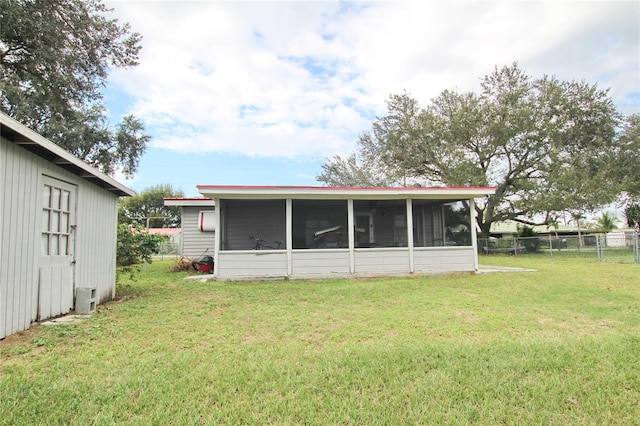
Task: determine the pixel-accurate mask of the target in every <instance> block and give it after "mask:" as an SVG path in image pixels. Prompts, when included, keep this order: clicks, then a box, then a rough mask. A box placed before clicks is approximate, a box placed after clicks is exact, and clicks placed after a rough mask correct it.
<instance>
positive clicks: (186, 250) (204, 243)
mask: <svg viewBox="0 0 640 426" xmlns="http://www.w3.org/2000/svg"><path fill="white" fill-rule="evenodd" d="M213 210H215V208H214V207H202V206H183V207H182V223H181V227H182V247H181V254H182V256H185V257H189V258H192V259H198V258H200V256H202V254H203V253H205V250H206V253H207V255H209V256H213V253H214V249H215V235H216V233H215V232H202V231H200V228H199V227H198V218H199V215H200V212H201V211H213Z"/></svg>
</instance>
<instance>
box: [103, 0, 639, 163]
mask: <svg viewBox="0 0 640 426" xmlns="http://www.w3.org/2000/svg"><path fill="white" fill-rule="evenodd" d="M109 5H110V6H112V7H114V8H115V10H116V15H117V16H118V17H119V18H120V19H121V20H122V21H125V22H129V23H130V24H131V26H132V28H133V29H134V30H135V31H138V32H140V33H141V34H142V35H143V37H144V39H143V43H142V44H143V50H142V52H141V57H140V62H141V63H140V65H139V66H138V67H136V68H134V69H131V70H118V71H116V72H114V73H113V74H112V76H111V82H112V84H114V85H117V86H118V87H119V88H121V89H122V90H124V91H125V92H127V93H128V94H129V95H130V96H131V98H132V99H133V102H134V103H133V105H131V109H132V111H133V112H134V113H135V114H136V115H137V116H139V117H140V118H142V119H143V121H144V122H145V123H146V125H147V130H148V131H149V132H151V133H152V135H153V146H156V147H164V148H167V149H172V150H176V151H183V152H185V151H189V150H193V149H195V148H197V149H198V150H200V151H223V152H238V153H244V154H246V155H256V156H274V157H286V158H292V157H297V156H310V157H313V156H316V157H328V156H331V155H333V154H343V153H346V152H348V151H349V150H350V149H351V148H352V147H353V145H354V142H355V140H356V138H357V136H358V134H360V133H361V132H363V131H366V130H369V128H370V123H371V120H372V119H373V118H374V115H376V114H378V115H380V114H383V113H384V111H385V107H386V104H385V101H386V100H387V99H388V97H389V95H390V94H392V93H400V92H402V91H403V90H406V91H407V92H408V93H410V94H411V95H412V96H414V97H416V98H417V99H418V100H419V101H420V102H421V103H422V104H423V105H426V104H427V103H428V101H429V100H430V99H431V98H433V97H435V96H436V95H437V94H439V93H440V92H441V91H442V90H444V89H449V88H458V89H460V90H473V89H476V88H477V87H478V83H479V80H480V78H481V77H482V76H484V75H485V74H487V73H489V72H491V71H492V70H493V68H494V67H495V66H498V67H501V66H503V65H509V64H511V63H512V62H514V61H518V62H519V63H520V66H521V67H522V68H523V69H524V70H525V71H526V72H528V73H529V74H532V75H536V76H541V75H542V74H551V75H556V76H557V77H558V78H561V79H567V80H573V79H575V80H583V79H584V80H586V81H588V82H590V83H595V82H598V84H599V86H600V87H611V88H612V89H611V95H612V97H613V98H614V101H615V102H616V103H618V105H619V106H620V108H621V109H623V112H625V113H631V112H639V109H640V108H639V106H638V105H637V102H638V96H639V95H638V93H639V92H640V88H639V85H640V82H639V81H638V80H639V78H638V75H639V74H638V73H639V59H638V52H639V38H640V37H639V30H638V21H637V16H638V13H639V11H640V6H638V4H637V3H634V2H577V1H576V2H568V1H561V2H542V1H541V2H498V1H495V2H475V1H462V2H444V1H442V2H440V1H437V2H428V1H422V2H410V1H388V2H374V3H360V2H352V3H351V2H326V1H325V2H218V1H216V2H206V1H203V2H177V1H176V2H129V1H127V2H111V3H109Z"/></svg>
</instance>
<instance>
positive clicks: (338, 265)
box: [184, 185, 495, 279]
mask: <svg viewBox="0 0 640 426" xmlns="http://www.w3.org/2000/svg"><path fill="white" fill-rule="evenodd" d="M198 190H199V191H200V193H201V194H202V195H204V196H205V197H208V198H211V199H212V200H214V201H215V205H216V210H215V215H214V217H215V225H214V227H215V229H216V233H215V237H216V238H215V244H214V247H213V248H214V258H215V266H214V274H213V275H214V277H215V278H218V279H245V278H265V277H292V278H303V277H327V276H332V277H347V276H368V275H394V274H395V275H402V274H412V273H417V274H419V273H433V272H463V271H469V272H472V271H476V270H477V268H478V257H477V250H476V246H477V240H476V231H475V229H476V225H475V217H474V215H471V226H470V229H469V228H465V229H466V234H465V232H464V230H463V229H461V225H460V221H459V216H458V220H455V218H454V219H451V217H452V212H455V211H456V209H457V208H458V207H459V206H460V205H461V204H462V203H463V202H464V203H467V204H468V205H470V207H471V208H470V211H471V212H475V209H474V199H475V198H481V197H485V196H487V195H490V194H493V193H494V192H495V188H493V187H472V188H468V187H452V188H422V187H417V188H416V187H411V188H408V187H399V188H336V187H286V186H285V187H282V186H275V187H270V186H212V185H200V186H198ZM467 219H468V213H467ZM184 240H185V241H186V235H185V238H184Z"/></svg>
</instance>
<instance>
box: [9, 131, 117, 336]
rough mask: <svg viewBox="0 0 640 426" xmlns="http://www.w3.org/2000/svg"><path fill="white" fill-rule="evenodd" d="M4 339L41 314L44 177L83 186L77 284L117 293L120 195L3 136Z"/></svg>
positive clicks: (102, 297) (105, 295)
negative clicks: (118, 201) (42, 198)
mask: <svg viewBox="0 0 640 426" xmlns="http://www.w3.org/2000/svg"><path fill="white" fill-rule="evenodd" d="M0 142H1V145H0V199H1V202H2V205H1V206H0V242H1V246H0V247H1V248H0V250H1V251H0V266H1V267H0V338H4V337H5V336H8V335H10V334H13V333H16V332H18V331H21V330H26V329H27V328H29V326H30V324H31V323H32V322H33V321H35V320H36V318H37V310H38V275H39V273H38V267H39V256H40V229H41V228H40V218H41V215H42V211H41V199H40V198H39V197H40V196H41V194H42V193H41V190H40V185H41V176H43V175H49V176H52V177H54V178H57V179H60V180H64V181H66V182H69V183H71V184H73V185H76V186H77V210H76V224H77V229H76V232H75V255H76V264H75V286H76V287H79V286H92V287H93V286H95V287H97V292H98V299H99V302H104V301H107V300H110V299H112V298H113V296H114V293H115V249H116V226H117V197H116V196H115V195H113V194H111V193H110V192H108V191H106V190H104V189H102V188H100V187H98V186H96V185H94V184H92V183H89V182H87V181H85V180H83V179H81V178H79V177H78V176H76V175H74V174H72V173H70V172H67V171H66V170H64V169H62V168H60V167H58V166H56V165H55V164H53V163H51V162H49V161H47V160H45V159H43V158H42V157H39V156H37V155H35V154H33V153H31V152H29V151H27V150H25V149H23V148H21V147H19V146H17V145H15V144H14V143H12V142H9V141H7V140H5V139H4V138H0Z"/></svg>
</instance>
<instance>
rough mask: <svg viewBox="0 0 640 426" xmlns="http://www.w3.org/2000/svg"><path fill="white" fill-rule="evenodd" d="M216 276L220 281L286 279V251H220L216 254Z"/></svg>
mask: <svg viewBox="0 0 640 426" xmlns="http://www.w3.org/2000/svg"><path fill="white" fill-rule="evenodd" d="M218 268H219V269H218V276H219V277H220V278H222V279H226V278H231V279H242V278H260V277H286V276H287V252H286V251H277V252H275V251H261V250H250V251H246V252H243V251H233V252H230V251H227V252H224V251H221V252H219V253H218Z"/></svg>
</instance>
